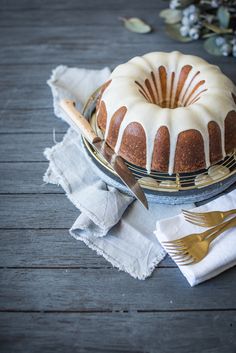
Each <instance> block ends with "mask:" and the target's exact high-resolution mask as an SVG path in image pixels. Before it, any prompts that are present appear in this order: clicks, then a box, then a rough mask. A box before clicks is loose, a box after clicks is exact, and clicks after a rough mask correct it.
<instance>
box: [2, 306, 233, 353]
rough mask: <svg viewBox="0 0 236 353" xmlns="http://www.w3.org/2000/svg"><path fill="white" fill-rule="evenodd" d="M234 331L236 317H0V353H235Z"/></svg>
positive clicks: (168, 314) (222, 314)
mask: <svg viewBox="0 0 236 353" xmlns="http://www.w3.org/2000/svg"><path fill="white" fill-rule="evenodd" d="M235 325H236V316H235V312H234V311H226V312H220V311H214V312H210V313H207V312H188V313H186V312H182V313H176V312H166V313H136V312H128V313H120V312H118V313H117V312H116V313H115V312H112V313H84V314H82V313H1V314H0V344H1V348H2V352H3V353H12V342H14V343H15V345H14V346H15V351H17V352H21V351H24V353H32V352H34V353H41V352H44V353H49V352H58V353H65V352H69V351H71V350H73V351H76V352H83V353H85V352H97V353H106V352H107V353H108V352H109V353H128V352H131V353H141V352H143V353H144V352H145V353H153V352H157V351H160V352H162V353H173V352H181V353H189V352H191V353H199V352H201V353H213V352H214V353H222V352H227V353H235V350H236V342H235V334H236V331H235ZM184 333H185V334H184ZM206 333H208V334H206Z"/></svg>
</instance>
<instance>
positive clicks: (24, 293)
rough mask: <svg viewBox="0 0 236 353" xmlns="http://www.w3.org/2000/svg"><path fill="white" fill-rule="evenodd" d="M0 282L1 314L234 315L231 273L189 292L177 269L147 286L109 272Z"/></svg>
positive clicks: (22, 273) (14, 276) (235, 272)
mask: <svg viewBox="0 0 236 353" xmlns="http://www.w3.org/2000/svg"><path fill="white" fill-rule="evenodd" d="M0 278H1V287H0V298H1V303H0V311H4V310H9V311H12V310H13V311H21V310H23V311H25V310H26V311H45V310H50V311H52V310H53V311H60V310H62V311H76V310H79V311H88V310H89V311H90V310H151V311H153V310H154V311H156V310H157V311H163V310H164V311H166V310H180V311H181V310H212V309H218V308H219V307H220V308H221V309H223V310H226V309H234V310H236V296H235V295H232V293H235V290H236V284H235V283H236V268H233V269H231V270H228V271H226V272H225V273H224V274H222V275H221V276H218V277H216V278H214V279H212V280H211V286H209V285H208V284H207V283H204V284H201V285H200V286H198V287H197V288H194V289H190V287H189V284H188V283H187V281H186V280H185V278H184V277H183V275H182V274H181V273H180V271H179V269H178V268H159V269H158V270H157V271H154V273H153V275H152V277H151V279H150V280H146V281H138V280H136V279H134V278H132V277H131V276H130V275H129V274H125V273H123V272H120V271H117V270H116V269H113V268H108V269H106V268H97V269H91V268H87V269H84V268H81V269H77V268H75V269H74V268H65V269H28V268H26V269H25V268H19V269H14V268H13V269H9V268H6V269H0ZM9 284H11V285H10V286H9Z"/></svg>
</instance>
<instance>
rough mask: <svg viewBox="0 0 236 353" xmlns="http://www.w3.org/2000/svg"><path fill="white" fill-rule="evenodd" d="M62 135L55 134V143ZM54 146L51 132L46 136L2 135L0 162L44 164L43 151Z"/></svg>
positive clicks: (0, 140) (0, 139)
mask: <svg viewBox="0 0 236 353" xmlns="http://www.w3.org/2000/svg"><path fill="white" fill-rule="evenodd" d="M63 136H64V134H61V133H56V139H57V141H61V140H62V138H63ZM53 145H54V141H53V132H51V133H48V134H46V133H45V134H2V135H1V138H0V150H1V151H2V152H1V155H0V162H35V161H37V162H45V161H46V159H45V157H44V155H43V151H44V149H45V148H46V147H52V146H53Z"/></svg>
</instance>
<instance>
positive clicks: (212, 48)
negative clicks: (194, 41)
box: [204, 37, 222, 56]
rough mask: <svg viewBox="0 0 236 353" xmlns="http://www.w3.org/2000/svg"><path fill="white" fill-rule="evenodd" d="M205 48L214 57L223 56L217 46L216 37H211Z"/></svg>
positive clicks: (207, 40)
mask: <svg viewBox="0 0 236 353" xmlns="http://www.w3.org/2000/svg"><path fill="white" fill-rule="evenodd" d="M204 48H205V49H206V51H207V52H208V53H209V54H212V55H217V56H219V55H222V53H221V51H220V48H219V47H218V46H217V45H216V37H210V38H208V39H206V40H205V42H204Z"/></svg>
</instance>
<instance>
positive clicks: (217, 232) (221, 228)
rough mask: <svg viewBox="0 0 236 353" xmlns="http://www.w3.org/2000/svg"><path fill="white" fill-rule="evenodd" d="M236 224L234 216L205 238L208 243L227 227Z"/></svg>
mask: <svg viewBox="0 0 236 353" xmlns="http://www.w3.org/2000/svg"><path fill="white" fill-rule="evenodd" d="M235 226H236V217H234V218H232V219H230V220H229V221H227V222H224V223H222V227H220V229H218V230H217V231H216V232H215V233H213V234H212V235H210V236H209V237H208V238H206V239H207V240H208V241H209V244H210V243H211V242H212V241H213V240H214V239H215V238H217V237H218V235H220V234H221V233H223V232H225V231H226V230H227V229H230V228H233V227H235Z"/></svg>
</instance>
